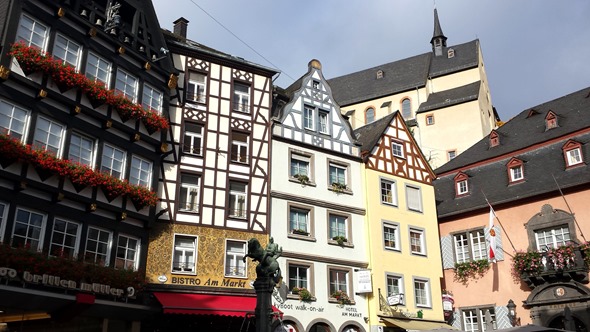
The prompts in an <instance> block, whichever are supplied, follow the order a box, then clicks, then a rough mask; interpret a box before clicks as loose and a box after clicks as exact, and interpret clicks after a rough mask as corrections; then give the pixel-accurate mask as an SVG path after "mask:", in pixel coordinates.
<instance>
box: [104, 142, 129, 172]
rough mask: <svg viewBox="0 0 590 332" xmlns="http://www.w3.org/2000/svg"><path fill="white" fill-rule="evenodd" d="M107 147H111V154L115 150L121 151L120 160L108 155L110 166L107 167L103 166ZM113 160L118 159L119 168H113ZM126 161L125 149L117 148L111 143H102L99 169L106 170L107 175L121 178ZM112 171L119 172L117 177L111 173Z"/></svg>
mask: <svg viewBox="0 0 590 332" xmlns="http://www.w3.org/2000/svg"><path fill="white" fill-rule="evenodd" d="M107 147H108V148H109V149H112V150H113V154H115V153H116V152H121V153H122V155H123V159H122V160H117V159H115V157H116V156H114V155H111V156H109V157H108V158H110V159H111V162H110V166H109V167H107V166H105V163H104V162H105V160H104V158H105V148H107ZM115 161H118V162H120V163H121V168H120V170H115V169H114V168H113V164H114V163H115ZM126 162H127V153H126V152H125V150H123V149H119V148H117V147H115V146H114V145H111V144H108V143H104V145H103V148H102V153H101V158H100V171H101V172H107V173H108V174H109V175H111V176H113V177H116V178H118V179H123V177H124V176H125V164H126ZM113 171H116V172H120V173H121V174H120V175H119V176H118V177H117V176H114V175H113Z"/></svg>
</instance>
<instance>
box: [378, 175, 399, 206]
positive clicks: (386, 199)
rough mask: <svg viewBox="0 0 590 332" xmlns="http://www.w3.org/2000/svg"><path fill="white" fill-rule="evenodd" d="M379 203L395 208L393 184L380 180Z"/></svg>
mask: <svg viewBox="0 0 590 332" xmlns="http://www.w3.org/2000/svg"><path fill="white" fill-rule="evenodd" d="M381 203H383V204H388V205H393V206H397V191H396V188H395V182H394V181H390V180H384V179H381Z"/></svg>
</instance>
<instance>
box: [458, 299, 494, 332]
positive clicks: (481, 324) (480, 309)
mask: <svg viewBox="0 0 590 332" xmlns="http://www.w3.org/2000/svg"><path fill="white" fill-rule="evenodd" d="M485 310H490V318H492V327H493V330H496V329H497V324H498V322H497V320H496V309H495V307H494V306H493V305H482V306H476V307H461V308H459V312H460V315H461V328H462V330H463V331H471V332H483V331H485V327H486V322H485V318H486V314H485ZM467 312H470V313H472V314H475V316H473V315H470V316H469V318H470V319H473V318H474V317H475V318H476V319H477V322H475V327H476V328H469V329H467V326H468V324H467V315H466V313H467ZM469 326H471V327H473V326H474V323H473V321H471V322H470V323H469ZM488 332H491V331H488Z"/></svg>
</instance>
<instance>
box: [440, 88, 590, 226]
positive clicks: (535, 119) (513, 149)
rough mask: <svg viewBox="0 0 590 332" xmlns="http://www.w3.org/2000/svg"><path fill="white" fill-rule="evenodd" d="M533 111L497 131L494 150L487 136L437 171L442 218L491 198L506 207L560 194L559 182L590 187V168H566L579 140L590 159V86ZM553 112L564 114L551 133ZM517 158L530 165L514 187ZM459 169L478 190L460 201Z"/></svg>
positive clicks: (472, 208)
mask: <svg viewBox="0 0 590 332" xmlns="http://www.w3.org/2000/svg"><path fill="white" fill-rule="evenodd" d="M533 109H534V110H535V111H536V112H530V109H527V110H524V111H523V112H521V113H520V114H518V115H517V116H515V117H514V118H513V119H511V120H510V121H508V122H506V123H505V124H504V125H503V126H501V127H500V128H498V129H497V132H498V134H499V135H501V137H502V138H501V140H500V145H498V146H496V147H492V148H490V147H489V139H488V137H484V138H483V139H482V140H480V141H479V142H477V143H476V144H475V145H473V146H472V147H471V148H469V149H467V150H466V151H465V152H463V153H461V154H460V155H458V156H457V157H456V158H455V159H453V160H451V161H449V162H448V163H446V164H445V165H443V166H442V167H440V168H438V169H437V170H436V171H435V172H436V173H437V175H438V178H437V180H436V181H434V186H435V191H436V199H437V203H438V205H437V210H438V214H439V217H443V218H444V217H448V216H452V215H456V214H461V213H465V212H468V211H472V210H476V209H481V208H486V207H487V203H486V201H485V198H486V197H487V198H488V200H489V201H490V203H491V204H500V203H507V202H510V201H514V200H519V199H523V198H527V197H533V196H537V195H541V194H544V193H550V192H556V191H557V185H558V184H559V187H560V188H562V189H565V188H570V187H575V186H579V185H582V184H587V183H590V171H589V169H588V166H587V164H583V165H581V166H578V167H572V168H568V169H566V166H565V160H564V157H563V150H562V147H563V146H564V144H566V143H567V142H568V141H569V139H570V138H573V139H575V140H576V141H577V142H580V143H581V144H582V146H581V148H582V154H583V155H584V160H585V161H586V162H588V160H590V88H585V89H583V90H580V91H577V92H574V93H572V94H569V95H566V96H563V97H561V98H558V99H555V100H552V101H549V102H546V103H544V104H541V105H538V106H535V107H533ZM549 111H553V112H554V113H555V114H556V115H557V116H558V118H559V126H558V127H556V128H553V129H549V130H545V116H546V114H547V113H548V112H549ZM531 114H532V115H531ZM511 158H518V159H520V160H523V161H525V164H524V178H525V179H524V181H523V182H521V183H518V184H512V185H509V183H508V174H507V169H506V165H507V163H508V162H509V161H510V160H511ZM459 171H464V172H465V173H466V174H467V175H469V176H470V185H472V186H473V188H474V190H473V191H472V192H471V193H470V194H469V195H466V196H465V197H461V198H455V193H454V183H453V177H454V176H455V175H456V173H457V172H459ZM553 177H555V180H554V179H553ZM556 182H557V184H556ZM484 194H485V196H484Z"/></svg>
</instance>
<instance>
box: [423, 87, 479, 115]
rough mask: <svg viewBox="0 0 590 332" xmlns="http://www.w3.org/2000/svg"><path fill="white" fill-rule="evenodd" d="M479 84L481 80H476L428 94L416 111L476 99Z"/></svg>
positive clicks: (434, 108)
mask: <svg viewBox="0 0 590 332" xmlns="http://www.w3.org/2000/svg"><path fill="white" fill-rule="evenodd" d="M480 86H481V81H477V82H474V83H471V84H467V85H463V86H460V87H458V88H454V89H449V90H444V91H441V92H437V93H432V94H430V95H429V96H428V99H427V100H426V102H424V103H422V104H420V107H419V108H418V110H417V111H416V113H422V112H426V111H431V110H436V109H439V108H443V107H449V106H452V105H457V104H462V103H466V102H469V101H472V100H477V98H478V96H479V87H480Z"/></svg>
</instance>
